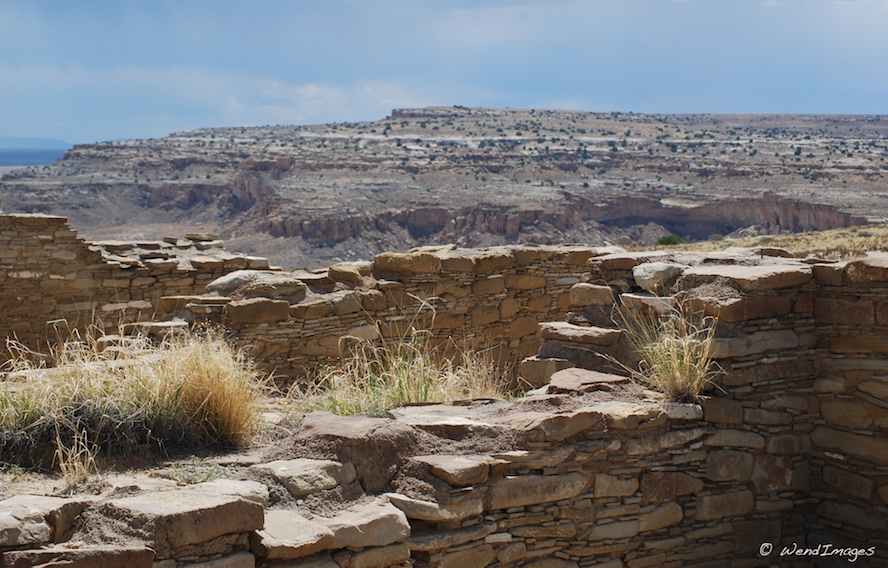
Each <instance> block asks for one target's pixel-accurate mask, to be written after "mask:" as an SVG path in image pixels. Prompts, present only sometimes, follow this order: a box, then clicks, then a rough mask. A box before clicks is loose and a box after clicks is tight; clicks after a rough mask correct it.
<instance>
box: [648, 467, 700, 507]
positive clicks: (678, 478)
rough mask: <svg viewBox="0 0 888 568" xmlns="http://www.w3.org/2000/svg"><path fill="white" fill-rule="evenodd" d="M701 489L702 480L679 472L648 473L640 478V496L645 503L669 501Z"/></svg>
mask: <svg viewBox="0 0 888 568" xmlns="http://www.w3.org/2000/svg"><path fill="white" fill-rule="evenodd" d="M702 489H703V481H702V480H700V479H698V478H696V477H693V476H691V475H688V474H686V473H682V472H679V471H675V472H672V471H660V472H648V473H645V474H644V475H643V476H642V478H641V494H642V497H643V498H644V501H645V502H646V503H658V502H662V501H671V500H672V499H675V498H676V497H680V496H682V495H690V494H691V493H699V492H700V491H701V490H702Z"/></svg>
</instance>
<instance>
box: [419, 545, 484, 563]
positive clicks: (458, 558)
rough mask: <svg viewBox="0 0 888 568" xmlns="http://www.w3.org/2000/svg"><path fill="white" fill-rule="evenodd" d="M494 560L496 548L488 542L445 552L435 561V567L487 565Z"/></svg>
mask: <svg viewBox="0 0 888 568" xmlns="http://www.w3.org/2000/svg"><path fill="white" fill-rule="evenodd" d="M494 560H496V549H494V548H493V546H491V545H489V544H479V545H476V546H473V547H471V548H466V549H464V550H458V551H455V552H450V553H448V554H445V555H444V556H443V557H441V558H440V560H438V561H437V562H435V564H434V566H435V568H467V567H468V566H487V565H489V564H491V563H492V562H493V561H494Z"/></svg>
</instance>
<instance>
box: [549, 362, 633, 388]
mask: <svg viewBox="0 0 888 568" xmlns="http://www.w3.org/2000/svg"><path fill="white" fill-rule="evenodd" d="M628 383H629V378H628V377H622V376H620V375H612V374H610V373H601V372H598V371H588V370H586V369H578V368H576V367H570V368H567V369H564V370H561V371H558V372H557V373H555V374H553V375H552V378H551V380H550V381H549V392H550V393H560V392H567V393H583V392H591V391H597V390H603V391H611V390H613V389H614V388H616V387H617V386H618V385H626V384H628Z"/></svg>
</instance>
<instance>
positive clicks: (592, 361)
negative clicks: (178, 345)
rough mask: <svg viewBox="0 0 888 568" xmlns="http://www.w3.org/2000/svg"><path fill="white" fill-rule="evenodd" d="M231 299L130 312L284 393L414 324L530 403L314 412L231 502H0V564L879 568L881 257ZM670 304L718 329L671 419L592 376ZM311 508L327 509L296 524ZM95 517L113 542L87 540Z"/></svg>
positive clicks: (418, 262)
mask: <svg viewBox="0 0 888 568" xmlns="http://www.w3.org/2000/svg"><path fill="white" fill-rule="evenodd" d="M0 222H4V221H3V218H0ZM22 223H24V224H25V225H27V221H26V220H23V219H17V220H16V222H15V224H16V226H19V225H20V224H22ZM17 230H18V231H19V234H26V233H25V232H23V231H22V230H21V229H17ZM45 230H46V229H45V227H44V228H42V229H41V231H44V232H45ZM57 230H58V231H61V232H63V233H64V231H67V228H66V227H65V226H64V223H61V224H60V225H59V228H58V229H57ZM38 233H40V231H37V232H35V233H34V234H38ZM4 234H5V233H4ZM27 234H30V233H27ZM40 234H43V233H40ZM71 238H72V239H73V238H74V237H73V236H72V237H71ZM25 240H27V239H25ZM78 242H79V241H78ZM19 246H21V247H23V248H22V249H20V250H38V249H37V248H34V249H29V247H36V245H34V244H32V243H20V244H19ZM77 246H78V247H81V248H85V250H89V248H88V247H87V246H86V245H83V244H79V245H77ZM78 250H80V249H79V248H78ZM7 258H8V256H5V257H4V258H3V261H4V268H5V267H7V266H8V270H9V271H10V272H19V271H23V270H28V269H26V268H24V266H25V264H24V263H21V262H18V261H16V262H10V261H8V260H7ZM97 258H98V257H97ZM104 262H106V263H107V260H106V261H104ZM117 269H119V270H127V269H124V268H117ZM117 269H115V270H117ZM136 270H138V269H136ZM35 272H39V271H35ZM9 274H10V273H9V272H8V273H6V274H5V276H4V278H5V280H2V281H4V282H6V281H9V278H10V276H9ZM263 274H266V273H263ZM214 276H215V275H214ZM195 277H196V275H195ZM46 278H48V277H46ZM226 278H227V279H228V280H227V281H226V280H225V279H224V278H223V279H222V280H223V282H222V283H221V284H219V283H218V281H217V282H216V283H213V284H211V285H210V292H211V294H204V292H206V290H203V289H197V288H198V287H195V288H192V289H189V290H187V291H184V290H183V291H176V292H174V293H169V292H167V291H166V288H160V287H159V285H158V287H156V288H155V287H153V286H149V287H147V289H146V290H145V292H144V293H145V294H146V297H147V296H151V297H152V298H156V300H154V302H155V303H154V304H152V306H153V308H156V309H155V311H156V313H157V317H159V318H161V319H163V318H171V317H181V318H183V319H185V320H190V321H203V320H209V321H215V322H218V323H221V324H223V325H224V326H225V327H226V329H227V330H228V331H229V333H230V334H231V335H232V337H233V338H235V339H236V340H237V341H239V342H241V343H242V344H243V345H245V346H248V347H250V348H251V349H252V350H253V353H254V354H255V356H256V357H257V359H258V361H259V362H260V363H261V364H262V365H263V366H264V367H265V368H266V369H269V370H274V371H275V372H276V374H278V375H279V376H282V377H289V378H290V379H291V380H298V378H299V377H300V376H302V374H304V373H305V372H306V370H307V369H310V368H311V366H313V365H315V364H318V363H320V362H324V361H329V360H331V359H335V357H336V356H337V355H338V353H339V345H340V342H341V340H342V338H344V337H347V336H357V337H363V338H369V339H373V338H378V337H379V336H386V335H388V336H393V335H396V334H399V333H402V332H404V330H405V329H406V328H407V327H409V326H417V327H421V328H430V329H432V330H433V333H434V334H435V336H436V337H438V338H440V339H441V340H442V341H444V340H447V341H449V340H451V339H453V340H456V341H460V342H465V343H468V344H470V345H474V346H477V347H487V346H499V347H501V348H502V349H503V353H504V354H505V355H506V356H508V357H510V358H513V359H524V362H523V363H522V364H521V366H520V373H521V374H522V376H523V377H524V378H525V379H526V380H527V381H528V382H530V383H531V384H533V385H534V386H535V387H538V388H537V389H536V390H534V391H531V392H530V393H528V395H527V396H526V397H524V398H521V399H518V400H515V401H513V402H493V403H490V402H483V403H482V402H476V403H472V404H468V405H454V406H449V405H437V406H428V407H409V408H403V409H397V410H395V411H392V413H391V416H390V417H389V418H360V417H356V418H341V417H333V416H331V415H327V414H323V413H317V414H313V415H309V416H308V417H306V418H305V420H304V422H303V423H302V426H301V429H300V432H299V433H298V434H297V435H296V439H295V440H294V443H293V445H292V447H288V448H285V449H283V450H282V451H281V452H279V454H278V455H274V456H268V457H267V458H257V459H256V460H255V461H254V462H253V463H244V462H243V461H242V460H241V461H239V462H238V463H239V464H240V466H239V468H234V469H233V470H232V469H229V470H228V471H229V472H231V471H234V472H235V473H234V474H233V476H232V479H228V480H217V481H213V482H208V483H205V484H197V485H191V486H186V487H169V488H163V489H162V491H161V492H160V493H156V492H155V493H150V494H149V493H140V492H139V491H138V490H137V491H136V492H135V494H133V495H129V496H126V497H122V498H121V497H115V496H108V497H97V498H95V499H91V500H77V499H62V498H47V497H37V496H17V497H13V498H12V499H9V500H7V501H3V502H0V550H2V551H3V552H2V564H3V565H4V566H16V567H17V568H18V567H22V568H24V567H30V566H36V565H42V564H49V563H56V562H65V563H69V564H70V563H73V564H76V565H77V566H99V565H101V566H107V567H110V566H118V565H120V566H123V565H124V564H126V565H129V566H132V565H134V564H135V565H139V566H146V567H147V566H149V565H153V566H165V567H166V566H169V567H172V566H174V565H175V566H182V565H190V564H199V565H202V566H209V565H212V566H213V567H214V568H215V567H222V566H226V567H228V566H232V567H235V566H236V567H241V566H244V567H252V566H254V565H260V566H281V567H283V566H294V567H313V568H318V567H323V568H348V567H351V568H359V567H374V566H378V567H380V568H385V567H388V566H417V567H423V566H428V567H453V566H458V567H459V568H469V567H474V566H479V567H481V566H504V567H505V566H516V567H533V568H575V567H579V566H583V567H585V566H595V567H599V568H644V567H654V566H667V567H679V566H693V567H720V566H733V567H738V568H739V567H753V566H837V565H845V564H847V559H846V558H836V557H831V558H819V559H818V558H813V557H794V556H787V557H777V556H776V555H777V554H779V552H780V550H781V549H782V547H783V546H792V545H793V543H797V544H798V545H800V546H801V547H802V548H804V547H812V546H816V545H817V544H819V543H830V544H832V545H835V546H837V547H851V548H856V549H864V551H866V550H867V549H868V548H869V547H874V550H875V554H874V556H867V555H866V554H864V555H862V556H861V557H860V558H859V559H858V560H857V562H855V563H854V564H851V565H857V566H888V339H886V338H888V315H886V314H888V256H885V255H879V254H873V255H870V256H867V257H865V258H862V259H856V260H851V261H846V262H830V261H826V260H820V259H794V258H789V257H788V255H787V254H786V253H785V252H784V251H780V250H768V249H762V250H757V251H750V250H738V251H727V252H722V253H713V254H700V253H696V254H690V253H680V252H652V253H626V252H623V251H618V250H614V249H603V248H598V249H596V248H591V247H498V248H494V249H486V250H459V249H454V248H452V247H436V248H426V249H421V250H417V251H414V252H411V253H387V254H383V255H379V256H378V257H376V259H374V261H373V262H368V263H351V264H347V265H346V264H343V265H338V266H334V267H331V268H330V269H329V270H326V271H316V272H304V271H302V272H298V273H281V274H277V275H276V276H274V278H273V279H272V280H274V282H271V283H269V282H268V281H265V283H263V281H262V278H264V276H263V277H262V278H259V277H258V276H256V275H255V274H247V273H241V274H238V273H236V272H235V273H232V274H229V275H228V276H227V277H226ZM288 278H289V280H288ZM44 279H45V278H43V277H40V276H35V277H34V278H33V281H34V282H35V283H36V284H37V285H38V286H39V285H40V283H41V282H42V281H43V280H44ZM210 280H212V278H206V279H204V278H202V277H201V282H207V283H209V282H210ZM293 281H298V282H299V284H295V285H294V284H293ZM248 289H249V290H248ZM260 293H261V294H265V295H264V296H260V295H257V294H260ZM5 295H6V293H4V296H5ZM676 298H682V299H683V301H685V302H687V305H691V306H693V307H694V308H695V309H699V310H702V311H704V312H705V313H707V314H710V315H712V316H717V317H718V327H717V334H716V340H715V344H714V350H715V351H714V353H715V358H716V359H717V361H718V364H719V367H720V369H721V371H722V372H721V374H720V375H719V377H718V383H719V388H718V389H713V390H712V391H711V392H710V393H708V396H707V397H705V398H704V399H703V400H702V401H701V403H700V404H699V405H695V404H675V403H666V402H664V401H662V400H661V399H660V398H659V397H658V396H657V395H656V393H652V392H650V391H646V390H644V389H640V388H639V387H637V386H634V387H633V386H631V383H628V382H627V380H626V379H625V378H624V377H620V376H617V375H614V374H610V372H611V371H613V370H614V369H613V367H612V366H609V365H608V364H606V363H612V362H613V361H614V360H631V358H632V353H631V350H629V349H628V348H627V346H626V338H625V332H624V331H622V330H620V329H619V328H618V326H616V325H615V324H614V320H613V311H614V309H615V308H616V307H618V306H621V307H622V308H623V309H646V310H647V309H650V310H655V311H663V310H666V309H669V306H670V305H671V304H672V303H673V302H675V301H676ZM130 301H132V300H130ZM57 315H58V313H54V312H53V311H52V310H48V311H47V312H46V313H45V317H46V318H47V320H49V319H52V318H55V317H57ZM41 317H43V315H41ZM41 323H45V321H44V322H41ZM5 325H8V324H5ZM601 354H606V355H608V356H609V358H607V359H605V358H602V357H601ZM576 367H585V368H584V369H577V368H576ZM429 437H432V438H431V439H434V440H435V443H434V444H431V445H429V444H428V443H426V442H427V441H428V439H429ZM465 440H472V447H473V450H472V451H467V450H465V447H466V445H465V443H464V442H465ZM429 447H432V448H435V451H431V452H430V451H428V448H429ZM272 458H274V459H272ZM411 480H412V481H411ZM149 495H150V496H149ZM281 495H284V497H281ZM328 496H329V499H327V497H328ZM315 498H320V499H321V500H325V499H327V500H329V501H330V502H337V503H340V504H341V506H340V508H339V509H337V510H333V511H330V510H316V509H312V507H311V506H309V505H306V504H305V503H311V502H312V499H315ZM122 511H123V512H122ZM109 519H111V520H114V522H122V523H123V526H118V525H115V526H116V529H115V530H117V531H120V532H122V533H123V534H125V535H126V536H127V537H128V538H127V539H126V543H127V544H126V545H121V544H120V542H121V541H120V539H119V538H117V539H111V538H108V539H106V540H107V542H106V541H105V540H103V539H102V537H101V533H100V531H95V530H90V527H96V526H100V527H105V526H109ZM97 535H98V536H97ZM763 543H773V544H774V552H773V553H772V555H771V556H770V557H762V556H761V554H760V546H761V545H762V544H763Z"/></svg>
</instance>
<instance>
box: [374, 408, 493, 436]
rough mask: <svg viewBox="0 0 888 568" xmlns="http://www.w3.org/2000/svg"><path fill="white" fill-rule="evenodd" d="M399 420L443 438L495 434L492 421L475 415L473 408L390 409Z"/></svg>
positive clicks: (390, 412)
mask: <svg viewBox="0 0 888 568" xmlns="http://www.w3.org/2000/svg"><path fill="white" fill-rule="evenodd" d="M389 414H391V415H392V416H394V417H395V418H396V419H397V420H398V422H400V423H403V424H408V425H410V426H413V427H415V428H418V429H420V430H424V431H426V432H429V433H431V434H434V435H436V436H440V437H442V438H448V439H451V440H459V439H462V438H465V437H466V436H469V435H471V434H495V433H496V432H497V431H498V430H499V428H498V426H497V425H496V424H494V423H492V422H487V421H485V420H482V419H479V418H478V417H477V416H473V414H477V413H473V412H472V408H471V407H467V406H451V405H444V404H436V405H424V406H404V407H401V408H395V409H393V410H391V411H389Z"/></svg>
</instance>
